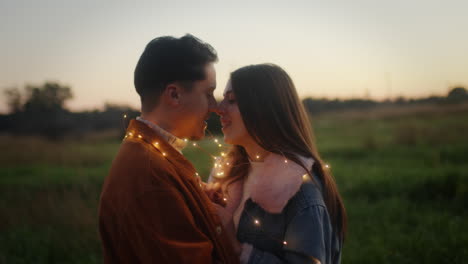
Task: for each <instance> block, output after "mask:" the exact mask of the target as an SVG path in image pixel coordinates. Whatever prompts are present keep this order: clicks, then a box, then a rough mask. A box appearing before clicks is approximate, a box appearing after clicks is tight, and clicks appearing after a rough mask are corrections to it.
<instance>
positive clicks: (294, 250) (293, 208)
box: [237, 177, 342, 264]
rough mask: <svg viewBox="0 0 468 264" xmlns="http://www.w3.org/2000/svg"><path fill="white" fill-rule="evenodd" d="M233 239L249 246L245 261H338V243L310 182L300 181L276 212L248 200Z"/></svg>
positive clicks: (253, 263) (260, 263) (331, 263)
mask: <svg viewBox="0 0 468 264" xmlns="http://www.w3.org/2000/svg"><path fill="white" fill-rule="evenodd" d="M314 178H315V180H316V182H318V178H317V177H314ZM237 239H238V240H239V241H240V242H242V243H248V244H250V245H252V251H251V253H250V257H249V259H248V263H249V264H263V263H265V264H266V263H268V264H274V263H314V262H313V261H311V260H314V258H315V259H316V260H318V261H320V263H322V264H336V263H340V258H341V247H342V243H341V241H340V239H339V238H338V236H337V235H336V233H335V232H334V230H333V228H332V225H331V222H330V217H329V215H328V212H327V208H326V206H325V203H324V201H323V198H322V193H321V191H320V189H319V188H318V186H317V185H316V184H315V183H314V182H312V181H310V182H305V183H303V184H302V185H301V187H300V189H299V192H297V193H296V194H295V195H294V196H293V198H292V199H291V200H289V202H288V204H287V205H286V207H285V208H284V209H283V211H282V212H281V213H279V214H273V213H269V212H267V211H265V210H264V209H263V208H262V207H260V206H259V205H258V204H256V203H255V202H253V201H252V199H248V200H247V201H246V202H245V205H244V210H243V212H242V215H241V218H240V220H239V225H238V230H237ZM311 257H312V258H311Z"/></svg>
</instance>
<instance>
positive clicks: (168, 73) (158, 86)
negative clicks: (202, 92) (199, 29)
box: [134, 34, 218, 112]
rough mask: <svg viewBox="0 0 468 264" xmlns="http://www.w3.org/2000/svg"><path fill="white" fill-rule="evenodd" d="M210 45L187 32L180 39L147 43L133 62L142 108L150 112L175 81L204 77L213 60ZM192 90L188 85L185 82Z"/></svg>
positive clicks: (135, 81) (215, 59) (169, 38)
mask: <svg viewBox="0 0 468 264" xmlns="http://www.w3.org/2000/svg"><path fill="white" fill-rule="evenodd" d="M217 60H218V56H217V54H216V51H215V50H214V49H213V47H212V46H211V45H210V44H208V43H205V42H203V41H201V40H200V39H198V38H196V37H194V36H192V35H190V34H186V35H185V36H183V37H181V38H174V37H170V36H164V37H159V38H155V39H153V40H152V41H150V43H148V45H146V48H145V50H144V51H143V54H141V57H140V59H139V61H138V63H137V65H136V68H135V76H134V84H135V88H136V91H137V93H138V94H139V95H140V99H141V105H142V111H146V112H149V111H151V110H152V109H153V108H154V107H155V106H156V104H157V103H158V101H159V97H160V96H161V94H162V93H163V91H164V89H165V88H166V86H167V85H168V84H170V83H172V82H175V81H181V82H189V83H191V82H192V81H196V80H204V79H205V78H206V76H205V66H206V64H208V63H211V62H216V61H217ZM184 88H185V89H189V90H190V89H191V85H185V86H184Z"/></svg>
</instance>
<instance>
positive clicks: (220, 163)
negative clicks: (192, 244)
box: [123, 114, 331, 245]
mask: <svg viewBox="0 0 468 264" xmlns="http://www.w3.org/2000/svg"><path fill="white" fill-rule="evenodd" d="M123 118H124V122H123V123H124V130H126V125H125V121H126V119H127V114H124V115H123ZM206 131H207V132H208V133H209V139H210V140H212V142H213V143H214V144H215V145H216V146H218V148H221V149H222V148H223V147H224V146H223V145H222V144H221V143H220V142H219V140H218V139H217V138H215V137H214V136H213V134H212V133H211V132H210V131H209V130H208V129H207V130H206ZM127 138H134V139H135V138H136V139H139V140H143V141H145V142H148V140H147V139H144V138H143V136H142V135H141V134H137V133H136V132H135V131H129V132H126V134H125V136H124V140H125V139H127ZM183 140H184V142H186V143H187V146H189V145H192V146H193V147H195V148H197V149H199V150H201V151H202V152H204V153H205V154H207V155H209V156H210V157H211V158H212V159H213V160H214V165H213V169H214V170H212V171H213V172H215V175H216V176H217V178H220V177H223V176H225V173H224V172H225V171H224V165H226V166H231V163H230V162H229V161H224V158H226V155H227V154H226V153H225V152H224V151H221V152H220V155H219V156H214V155H212V154H211V153H209V152H208V151H206V150H205V149H204V148H202V147H201V146H200V145H199V144H198V143H197V142H190V141H189V140H188V139H187V138H184V139H183ZM148 143H149V144H151V145H152V146H153V147H154V148H156V149H157V150H158V151H159V152H160V153H161V154H162V156H163V157H165V158H166V159H168V158H170V157H169V155H168V154H167V152H165V151H164V150H163V149H161V147H160V144H159V142H157V141H155V142H148ZM283 157H284V155H283ZM261 158H262V157H261V156H260V155H259V154H257V155H255V159H256V160H258V161H260V160H261ZM284 163H285V164H286V166H287V164H288V163H289V161H288V159H287V158H286V157H284ZM240 165H245V164H238V165H237V166H240ZM325 168H326V169H330V168H331V167H330V165H329V164H325ZM195 176H196V177H199V176H200V174H199V173H198V172H195ZM302 179H303V182H305V181H308V180H310V178H309V177H308V174H307V173H306V174H304V175H302ZM201 186H202V185H201V184H200V187H201ZM223 200H224V201H225V202H227V200H228V199H227V198H226V197H224V198H223ZM244 212H245V213H246V214H247V215H248V216H249V217H250V218H251V219H253V223H254V225H255V226H258V227H260V226H261V221H260V219H258V218H257V217H255V216H253V215H250V214H249V212H248V211H247V210H244ZM264 234H265V233H264ZM269 237H270V238H271V239H273V240H275V241H278V242H280V243H282V244H283V245H288V242H287V241H284V240H281V239H278V238H275V237H272V236H269Z"/></svg>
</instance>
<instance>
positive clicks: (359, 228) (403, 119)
mask: <svg viewBox="0 0 468 264" xmlns="http://www.w3.org/2000/svg"><path fill="white" fill-rule="evenodd" d="M313 125H314V130H315V135H316V138H317V145H318V147H319V151H320V153H321V155H322V158H323V159H324V160H326V162H328V163H329V164H330V169H331V170H332V172H333V174H334V176H335V178H336V181H337V183H338V186H339V189H340V191H341V194H342V196H343V198H344V200H345V205H346V208H347V211H348V217H349V233H348V237H347V241H346V243H345V247H344V251H343V256H342V263H360V264H362V263H400V264H401V263H466V262H467V259H468V247H467V246H466V245H468V210H467V209H466V207H465V202H466V201H468V105H452V106H414V107H405V108H398V109H396V108H393V109H392V108H389V109H384V108H382V109H376V110H371V111H355V112H342V113H329V114H324V115H319V116H315V117H313ZM120 134H122V131H110V132H105V133H104V132H103V133H99V134H93V135H89V136H87V137H85V138H81V139H79V140H74V139H68V140H65V141H62V142H55V143H54V142H48V141H45V140H42V139H39V138H35V137H15V136H12V135H0V149H1V152H0V263H101V248H100V242H99V237H98V233H97V204H98V200H99V194H100V190H101V186H102V182H103V179H104V177H105V176H106V175H107V172H108V169H109V167H110V165H111V162H112V159H113V157H114V155H115V154H116V152H117V150H118V148H119V144H120V141H119V140H118V139H117V138H118V136H119V135H120ZM200 145H201V146H202V147H203V149H204V150H205V151H207V152H210V153H212V154H218V153H219V150H220V149H219V148H218V147H217V146H216V145H215V144H214V143H213V141H212V140H205V141H203V142H200ZM185 154H186V156H187V157H188V158H189V159H190V160H191V161H192V162H194V164H195V167H197V169H198V171H199V172H200V174H201V175H207V174H208V172H209V170H210V168H211V166H212V159H211V158H210V157H209V156H208V155H206V154H205V152H204V151H201V150H199V149H196V148H194V147H191V146H189V147H187V149H186V150H185Z"/></svg>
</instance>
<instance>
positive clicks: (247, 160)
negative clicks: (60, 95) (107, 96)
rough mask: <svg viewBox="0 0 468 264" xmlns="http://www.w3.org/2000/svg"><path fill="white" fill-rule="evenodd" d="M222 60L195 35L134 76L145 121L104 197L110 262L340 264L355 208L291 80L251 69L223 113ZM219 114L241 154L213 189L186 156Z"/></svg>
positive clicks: (234, 77)
mask: <svg viewBox="0 0 468 264" xmlns="http://www.w3.org/2000/svg"><path fill="white" fill-rule="evenodd" d="M216 61H217V55H216V52H215V50H214V49H213V48H212V47H211V46H210V45H209V44H207V43H204V42H202V41H201V40H199V39H197V38H196V37H194V36H192V35H185V36H183V37H181V38H173V37H159V38H156V39H154V40H152V41H151V42H150V43H149V44H148V45H147V46H146V48H145V50H144V52H143V54H142V55H141V57H140V59H139V61H138V63H137V66H136V69H135V75H134V84H135V88H136V91H137V93H138V94H139V96H140V99H141V116H140V117H138V118H136V120H131V122H130V124H129V126H128V128H127V132H126V136H125V139H124V141H123V143H122V145H121V147H120V149H119V152H118V154H117V156H116V157H115V159H114V161H113V164H112V167H111V170H110V173H109V176H108V177H107V178H106V180H105V182H104V185H103V190H102V194H101V199H100V205H99V231H100V236H101V241H102V245H103V253H104V262H105V263H203V264H204V263H207V264H208V263H252V264H253V263H327V264H328V263H330V264H332V263H340V258H341V250H342V246H343V241H344V237H345V233H346V213H345V209H344V206H343V202H342V199H341V197H340V194H339V192H338V189H337V186H336V184H335V182H334V180H333V177H332V176H331V175H330V173H329V171H327V169H326V168H325V164H324V163H323V161H322V160H321V159H320V156H319V154H318V152H317V149H316V147H315V142H314V139H313V136H312V128H311V124H310V121H309V118H308V115H307V113H306V111H305V109H304V107H303V105H302V103H301V102H300V100H299V97H298V95H297V92H296V89H295V87H294V84H293V82H292V80H291V78H290V77H289V76H288V74H287V73H286V72H285V71H284V70H283V69H281V68H280V67H278V66H276V65H273V64H258V65H251V66H246V67H242V68H240V69H238V70H235V71H234V72H232V73H231V75H230V79H229V81H228V83H227V84H226V88H225V90H224V94H223V95H224V98H223V100H222V101H221V102H219V103H217V102H216V100H215V98H214V96H213V91H214V90H215V88H216V72H215V68H214V63H215V62H216ZM211 112H215V113H217V114H218V115H220V117H221V123H222V126H223V127H222V130H223V133H224V141H225V143H227V144H229V145H231V149H230V151H229V152H228V153H227V154H226V155H225V156H224V157H222V160H221V159H220V160H218V162H217V165H219V166H216V168H214V169H213V171H212V173H211V175H210V177H209V180H208V183H205V182H203V181H201V180H200V177H199V176H198V173H197V172H196V170H195V168H194V167H193V165H192V164H191V163H190V162H189V161H188V160H187V159H186V158H185V157H184V156H183V154H182V152H183V148H184V147H185V145H186V144H187V142H186V140H184V139H190V140H199V139H202V138H203V137H204V134H205V129H206V120H207V119H208V116H209V115H210V113H211ZM220 167H222V172H219V171H218V172H217V170H219V168H220Z"/></svg>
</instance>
